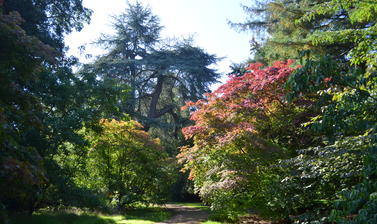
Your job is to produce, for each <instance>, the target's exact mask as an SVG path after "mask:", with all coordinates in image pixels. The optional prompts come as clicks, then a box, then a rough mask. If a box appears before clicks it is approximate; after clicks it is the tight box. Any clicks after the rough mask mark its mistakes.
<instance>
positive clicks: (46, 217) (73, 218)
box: [10, 207, 171, 224]
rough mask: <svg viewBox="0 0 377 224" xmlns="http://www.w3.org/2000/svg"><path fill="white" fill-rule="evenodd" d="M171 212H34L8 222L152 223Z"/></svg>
mask: <svg viewBox="0 0 377 224" xmlns="http://www.w3.org/2000/svg"><path fill="white" fill-rule="evenodd" d="M170 216H171V214H170V213H169V212H168V211H167V210H165V209H162V208H156V207H154V208H140V209H135V210H131V211H128V212H127V213H126V214H122V215H96V214H81V215H76V214H69V213H62V212H60V213H51V212H49V213H45V212H44V213H36V214H33V215H32V216H16V217H13V218H12V219H11V223H10V224H25V223H28V224H152V223H155V222H161V221H164V220H167V219H169V217H170Z"/></svg>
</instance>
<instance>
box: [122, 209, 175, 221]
mask: <svg viewBox="0 0 377 224" xmlns="http://www.w3.org/2000/svg"><path fill="white" fill-rule="evenodd" d="M124 216H125V217H126V220H148V221H152V222H162V221H165V220H167V219H169V218H170V216H171V214H170V212H169V211H167V210H166V209H163V208H157V207H150V208H137V209H133V210H128V211H127V212H126V213H125V214H124Z"/></svg>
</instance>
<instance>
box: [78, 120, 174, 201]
mask: <svg viewBox="0 0 377 224" xmlns="http://www.w3.org/2000/svg"><path fill="white" fill-rule="evenodd" d="M99 125H100V128H101V130H100V131H94V130H90V129H84V130H82V131H81V133H82V134H83V135H84V136H85V138H86V139H87V140H88V141H89V145H88V147H87V148H86V149H85V152H84V153H85V155H84V158H86V161H85V168H84V169H83V170H81V172H79V173H77V174H78V175H77V176H76V177H75V181H76V182H77V183H78V184H79V185H82V186H84V187H88V188H89V189H96V190H98V191H100V192H103V193H105V195H108V197H109V198H110V199H112V200H113V202H114V203H115V204H116V205H117V206H118V207H129V206H132V205H133V204H134V203H136V202H139V203H145V204H150V203H161V202H163V201H165V200H166V199H167V196H168V195H167V189H168V187H169V186H170V181H171V173H170V172H171V171H172V169H171V168H172V166H170V165H169V163H170V162H169V160H168V157H167V153H166V152H165V151H164V149H163V148H162V147H161V145H160V142H159V139H152V138H151V137H150V136H149V135H148V133H147V132H145V131H143V130H141V129H142V128H143V127H142V126H141V125H140V124H139V123H137V122H136V121H132V120H131V121H116V120H105V119H103V120H101V121H100V122H99ZM71 158H72V157H71ZM74 161H75V160H73V161H72V162H73V163H74Z"/></svg>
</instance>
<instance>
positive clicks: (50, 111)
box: [0, 1, 124, 212]
mask: <svg viewBox="0 0 377 224" xmlns="http://www.w3.org/2000/svg"><path fill="white" fill-rule="evenodd" d="M1 3H2V4H1V5H0V7H1V15H0V27H1V29H0V42H1V43H0V48H1V51H0V74H1V78H0V83H1V86H2V88H1V90H0V93H1V94H0V117H1V119H0V123H1V125H0V126H1V127H0V140H1V141H0V144H1V149H0V150H1V151H0V166H1V172H0V178H1V181H0V182H1V187H2V189H5V190H4V191H2V193H1V194H0V201H1V203H2V204H4V206H5V208H6V209H7V210H9V211H13V212H14V211H26V210H27V211H29V212H32V211H33V210H34V209H36V208H38V207H40V206H43V204H44V203H46V201H52V200H46V196H47V195H48V194H46V192H54V193H56V195H55V196H57V197H56V200H55V201H54V204H53V205H56V204H58V203H60V202H61V199H62V198H61V196H62V195H61V194H62V192H63V189H66V188H68V187H69V186H73V185H70V184H68V183H69V182H70V177H71V176H70V175H71V174H72V173H69V172H68V171H67V170H62V169H61V167H59V166H57V164H56V162H55V161H54V160H53V157H54V156H55V155H56V154H57V153H58V149H59V148H62V147H64V144H63V143H65V142H71V143H72V144H79V145H82V144H83V143H84V141H83V139H82V137H80V136H79V135H78V134H77V133H76V132H75V131H76V130H79V129H81V128H82V126H83V125H84V124H90V123H91V122H92V121H95V120H97V119H98V118H99V117H100V116H111V115H113V114H114V113H116V111H117V110H116V106H115V107H113V106H112V105H115V104H110V103H113V102H114V101H117V99H116V97H122V93H120V91H118V88H117V86H113V85H108V83H107V82H106V80H97V79H96V77H95V76H94V75H92V74H81V77H78V76H76V75H75V74H74V73H73V72H72V66H73V65H75V64H76V62H77V61H76V59H74V58H66V57H65V56H64V55H63V50H62V49H63V46H64V45H63V42H62V40H63V34H64V33H67V32H70V31H71V30H72V29H73V28H80V27H81V26H82V24H83V22H85V19H84V18H88V11H87V10H86V9H84V8H83V7H82V6H81V1H65V2H47V1H5V2H3V1H2V2H1ZM27 6H28V7H27ZM58 9H59V10H58ZM12 10H16V11H12ZM9 11H11V12H9ZM18 11H19V12H18ZM8 12H9V13H8ZM30 12H35V13H36V14H35V15H34V14H33V15H31V14H28V13H30ZM66 13H68V14H66ZM71 13H72V14H71ZM82 19H84V20H82ZM123 89H124V87H123V86H122V90H123ZM123 95H124V94H123ZM101 97H102V98H108V99H110V101H108V103H107V104H103V102H102V101H101V100H99V99H100V98H101ZM113 99H114V101H113ZM118 111H119V110H118ZM51 189H54V190H51ZM58 195H60V197H59V196H58Z"/></svg>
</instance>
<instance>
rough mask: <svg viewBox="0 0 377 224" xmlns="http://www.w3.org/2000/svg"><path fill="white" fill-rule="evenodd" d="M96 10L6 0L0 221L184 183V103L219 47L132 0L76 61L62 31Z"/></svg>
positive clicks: (129, 200) (152, 195)
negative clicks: (179, 157)
mask: <svg viewBox="0 0 377 224" xmlns="http://www.w3.org/2000/svg"><path fill="white" fill-rule="evenodd" d="M91 14H92V12H91V11H90V10H89V9H87V8H85V7H83V6H82V1H81V0H65V1H47V0H36V1H31V0H26V1H25V0H11V1H10V0H5V1H0V86H1V88H0V189H1V192H0V213H1V217H0V219H1V221H5V220H7V217H9V216H10V215H12V214H13V213H17V212H28V213H32V212H33V211H35V210H37V209H39V208H44V207H50V208H57V207H64V206H74V207H80V208H84V207H85V208H90V209H96V210H101V209H102V210H109V209H123V208H129V207H132V206H135V205H138V204H147V205H148V204H151V203H162V202H164V201H166V200H168V199H170V198H171V197H172V196H175V197H179V196H180V194H181V192H180V191H181V190H183V189H184V187H182V186H183V185H185V182H186V181H185V180H184V179H183V178H182V177H181V176H182V175H177V173H178V170H179V166H178V165H177V164H176V162H175V161H176V159H175V155H176V154H177V151H178V149H177V147H178V146H180V145H182V144H183V142H184V141H185V140H184V139H183V137H182V134H181V132H180V128H181V127H183V126H184V125H186V124H187V122H189V120H188V113H187V112H183V111H181V110H180V107H181V106H182V105H184V102H185V101H187V100H198V99H200V98H202V95H203V93H204V92H207V91H209V86H210V85H211V84H212V83H214V82H215V81H216V79H217V77H218V76H219V74H218V73H217V72H216V71H215V70H213V69H210V68H209V66H210V65H212V64H213V63H215V62H216V61H217V58H216V57H215V56H214V55H211V54H208V53H207V52H205V51H204V50H203V49H201V48H199V47H197V46H195V45H194V43H193V41H192V40H186V39H182V40H165V39H162V38H161V36H160V31H161V30H162V26H161V25H160V22H159V19H158V17H156V16H155V15H153V14H152V12H151V11H150V9H149V8H147V7H144V6H142V5H141V4H140V3H138V2H137V3H135V4H128V6H127V9H126V10H125V12H124V13H123V14H121V15H118V16H116V17H114V20H113V28H114V29H115V31H116V32H115V34H114V35H112V36H109V35H102V38H100V39H99V40H98V41H97V42H96V44H98V45H99V46H103V47H104V48H105V49H106V50H107V53H105V54H104V55H101V56H99V57H97V58H94V60H93V62H92V63H89V64H80V63H79V62H78V59H77V58H74V57H68V56H67V48H66V46H65V44H64V36H65V35H67V34H69V33H70V32H72V31H73V30H77V31H79V30H81V29H82V28H83V26H84V25H85V24H86V23H89V21H90V16H91ZM74 70H75V71H76V70H77V72H74ZM170 192H173V193H174V194H175V195H172V193H170Z"/></svg>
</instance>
